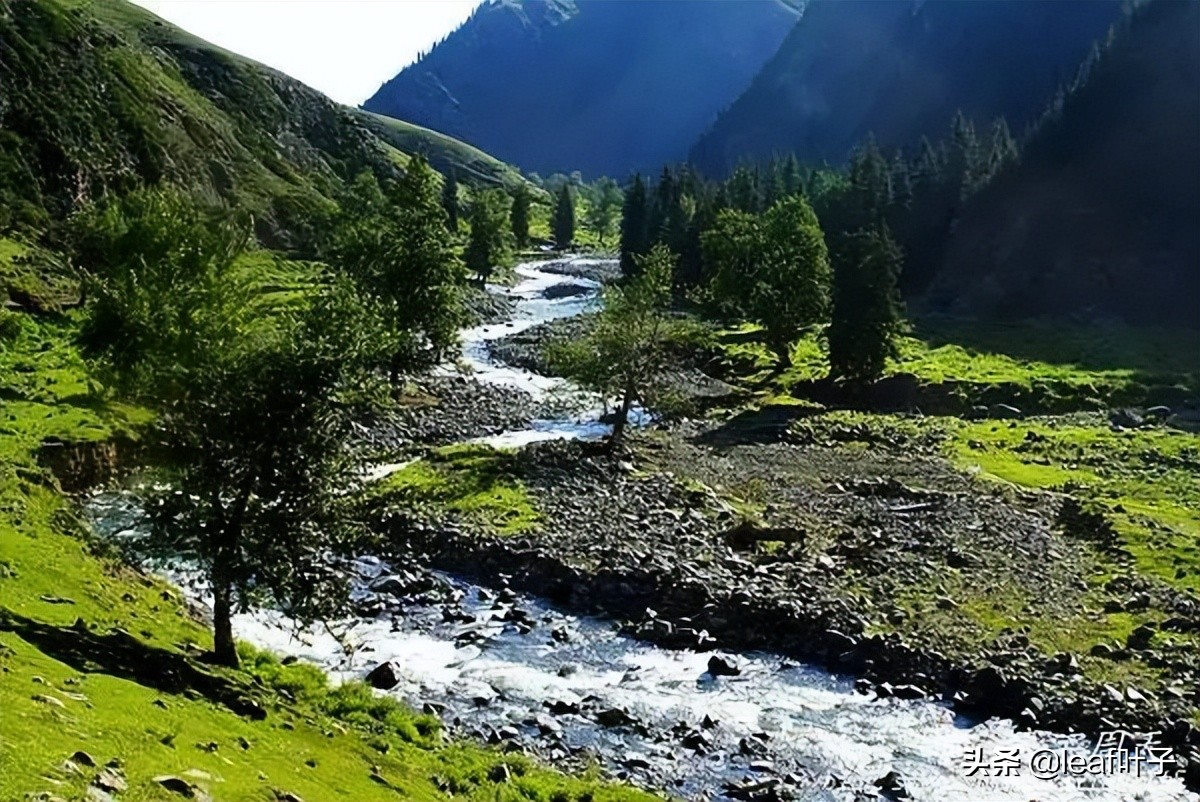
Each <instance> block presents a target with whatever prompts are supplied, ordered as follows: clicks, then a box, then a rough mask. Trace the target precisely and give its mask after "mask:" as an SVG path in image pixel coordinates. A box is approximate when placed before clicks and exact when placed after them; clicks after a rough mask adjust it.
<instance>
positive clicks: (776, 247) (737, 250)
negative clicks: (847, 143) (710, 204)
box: [701, 197, 829, 369]
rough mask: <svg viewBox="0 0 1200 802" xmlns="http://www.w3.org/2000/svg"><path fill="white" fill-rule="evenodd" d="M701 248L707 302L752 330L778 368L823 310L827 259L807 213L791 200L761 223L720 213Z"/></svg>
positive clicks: (807, 208)
mask: <svg viewBox="0 0 1200 802" xmlns="http://www.w3.org/2000/svg"><path fill="white" fill-rule="evenodd" d="M701 242H702V250H703V254H704V263H705V270H706V272H707V274H708V276H709V282H710V283H709V292H710V294H711V296H712V298H713V300H714V301H715V303H716V304H717V305H718V306H719V308H722V309H723V310H724V311H725V312H726V313H727V314H728V313H732V314H734V315H737V316H740V317H742V318H745V319H748V320H752V321H754V322H756V323H758V324H760V325H761V326H762V327H763V331H764V335H765V338H766V341H767V344H768V346H769V347H770V348H771V349H772V350H773V351H774V352H775V353H776V355H777V356H778V357H779V361H780V366H781V369H782V368H786V367H787V366H788V365H789V364H790V363H791V345H792V343H793V342H794V341H795V340H796V338H797V337H798V336H799V335H800V332H801V330H802V329H803V328H805V327H807V326H811V325H814V324H817V323H820V322H822V321H823V319H824V317H825V315H826V314H827V310H828V304H829V300H828V299H829V256H828V253H827V252H826V249H825V240H824V237H823V235H822V233H821V227H820V225H819V224H818V223H817V217H816V215H815V214H814V213H813V210H812V207H810V206H809V205H808V202H807V201H806V200H804V199H803V198H801V197H794V198H789V199H786V200H783V201H780V202H779V203H777V204H776V205H775V206H774V207H772V208H771V209H770V210H769V211H768V212H766V213H765V214H764V215H762V216H761V217H756V216H754V215H751V214H749V213H748V212H740V211H735V210H726V211H724V212H721V213H720V214H719V215H718V216H717V220H716V223H715V225H714V226H713V227H712V228H711V229H710V230H708V231H706V232H705V233H704V234H703V236H702V239H701Z"/></svg>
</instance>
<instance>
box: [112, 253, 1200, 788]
mask: <svg viewBox="0 0 1200 802" xmlns="http://www.w3.org/2000/svg"><path fill="white" fill-rule="evenodd" d="M580 266H581V265H580V264H578V263H577V264H576V265H575V267H580ZM517 275H518V277H519V279H520V281H519V283H518V284H517V285H516V286H515V287H513V288H511V289H503V288H494V290H493V291H495V292H503V293H506V294H509V295H511V296H512V297H513V298H515V299H516V307H515V312H514V315H513V318H512V320H510V321H505V322H501V323H494V324H490V325H485V326H480V327H476V328H472V329H468V330H465V331H464V332H463V352H462V358H461V361H462V362H465V363H466V364H468V365H470V366H471V368H472V371H473V374H474V375H475V376H476V377H477V378H479V379H481V380H483V381H487V382H495V383H499V384H505V385H510V386H516V387H520V388H523V389H525V390H527V391H528V392H530V393H532V394H534V395H535V396H536V397H538V398H540V399H548V398H551V397H553V396H555V395H561V394H563V393H564V392H567V393H569V392H570V388H569V387H568V386H567V385H566V384H565V383H564V382H563V381H562V380H560V379H554V378H549V377H545V376H538V375H536V374H533V373H530V372H529V371H525V370H521V369H517V368H513V367H509V366H506V365H503V364H499V363H497V362H496V361H494V360H493V359H492V357H491V356H490V354H489V351H488V342H489V341H490V340H494V339H497V338H499V337H503V336H506V335H508V334H512V333H514V332H516V331H519V330H521V329H524V328H528V327H530V326H534V325H537V324H538V323H541V322H545V321H547V320H552V319H555V318H561V317H568V316H571V315H577V314H580V313H581V312H583V311H585V310H586V309H588V308H591V307H593V306H594V305H595V304H596V298H597V294H598V289H599V285H598V284H596V282H594V281H590V280H586V279H581V278H579V277H577V276H566V275H560V274H559V273H557V272H551V271H550V270H547V269H545V267H539V266H538V265H537V264H528V265H522V266H520V267H518V268H517ZM563 282H571V283H573V284H577V285H582V286H585V287H586V288H587V292H584V293H582V294H579V295H573V296H568V297H565V298H557V299H549V298H547V297H545V293H546V290H547V289H548V288H550V287H553V286H555V285H556V284H559V283H563ZM580 408H581V409H583V410H584V411H583V412H582V413H579V414H575V415H571V416H563V417H550V416H548V417H546V418H545V419H543V420H538V421H535V422H534V423H533V425H532V426H531V427H529V428H528V429H523V430H521V431H513V432H505V433H503V434H501V435H498V436H495V437H490V438H484V441H486V442H490V443H492V444H494V445H498V446H513V447H517V446H520V445H523V444H526V443H530V442H534V441H537V440H543V439H548V438H573V437H585V438H595V437H600V436H603V435H604V434H605V433H606V432H607V431H608V427H606V426H604V425H603V424H601V423H599V422H598V420H597V417H598V416H599V409H598V407H597V404H596V403H595V399H588V400H587V403H583V404H582V405H581V406H580ZM91 512H92V514H93V518H94V519H95V521H96V523H97V527H98V528H99V529H100V530H101V531H102V532H106V533H108V534H109V535H111V536H114V537H122V536H130V535H133V534H136V527H135V524H134V520H135V517H136V516H135V512H136V511H135V510H134V509H133V506H132V502H131V501H130V500H129V499H128V498H127V497H123V496H119V495H112V494H109V495H102V496H98V497H96V498H95V499H94V500H93V502H92V504H91ZM352 571H353V574H354V587H355V591H354V596H355V601H356V611H357V612H356V614H355V615H354V616H352V617H350V618H347V619H346V620H344V621H341V622H337V623H336V624H334V625H333V626H332V627H329V628H326V627H320V628H317V627H314V628H308V629H297V628H296V627H295V626H294V625H293V622H291V621H289V620H287V619H285V618H284V617H282V616H281V615H279V614H278V613H275V612H272V611H269V610H263V611H258V612H254V613H252V614H249V615H242V616H238V617H237V618H236V619H235V631H236V634H237V636H238V637H239V638H242V639H244V640H247V641H250V642H252V643H254V644H256V645H258V646H260V647H265V648H268V649H271V650H273V651H276V652H278V653H280V654H289V655H294V656H296V657H298V658H300V659H303V660H307V661H310V662H312V663H314V664H316V665H319V666H321V667H322V668H324V669H326V670H327V671H328V672H330V674H332V675H333V676H334V677H336V678H341V679H359V678H362V677H363V676H364V675H365V674H366V673H367V672H368V671H370V670H371V669H373V668H375V667H376V666H377V665H379V664H380V663H382V662H385V661H392V663H393V667H394V669H395V672H396V675H397V679H398V680H399V682H398V684H397V685H396V686H395V687H394V688H392V689H391V690H390V691H388V693H391V694H393V695H395V696H397V697H399V698H401V699H403V700H404V701H406V702H408V703H409V704H412V705H413V706H415V707H417V708H421V707H423V706H427V705H428V706H431V709H435V710H438V711H440V712H441V714H442V717H443V719H444V720H445V721H446V722H447V724H448V725H449V726H450V728H451V730H452V731H454V732H456V733H459V734H464V735H474V736H479V737H485V738H489V739H490V740H493V741H504V740H515V741H519V742H520V743H522V744H523V745H525V746H526V747H527V748H529V749H530V750H531V751H534V752H536V753H538V754H541V755H542V756H544V757H547V758H548V759H551V760H554V761H555V762H558V761H559V760H568V759H570V760H576V761H578V760H580V759H582V758H584V757H590V758H593V759H595V760H596V761H598V762H599V763H600V765H602V766H603V767H604V768H605V769H607V770H608V771H609V772H610V773H611V774H612V775H613V776H614V777H619V778H628V779H630V780H631V781H633V782H636V783H638V784H641V785H646V786H648V787H651V788H655V789H658V790H660V791H663V792H666V793H667V794H669V795H671V796H676V797H682V798H686V799H710V798H728V796H727V795H728V794H730V793H733V794H735V795H736V794H742V795H743V797H744V795H745V794H747V793H750V790H751V789H754V788H758V789H760V792H762V793H772V792H775V793H779V794H780V795H781V796H782V797H783V798H788V797H789V796H790V797H791V798H796V799H804V800H830V801H833V800H837V801H839V802H841V801H843V800H847V801H848V800H855V799H861V798H864V797H863V796H862V795H861V794H862V793H874V792H875V791H877V790H879V789H880V787H881V786H888V785H895V783H889V782H888V780H887V778H888V777H889V775H893V777H898V778H899V784H901V785H902V786H903V788H904V789H905V790H906V792H907V793H908V794H909V795H910V797H908V798H911V799H916V800H928V801H929V802H952V801H953V800H961V802H993V801H994V802H1001V801H1002V800H1003V801H1005V802H1007V801H1008V800H1012V801H1013V802H1018V801H1019V802H1026V801H1027V800H1039V801H1040V802H1068V801H1073V800H1081V801H1082V800H1105V802H1107V801H1108V800H1113V802H1117V800H1145V801H1146V802H1151V801H1153V802H1158V801H1160V800H1162V801H1165V800H1196V799H1197V797H1196V796H1195V795H1192V794H1188V793H1187V792H1186V791H1185V790H1184V788H1183V785H1182V783H1181V782H1180V781H1179V780H1176V779H1167V778H1159V777H1149V776H1142V777H1139V776H1136V775H1135V774H1132V773H1126V774H1116V775H1110V776H1093V775H1083V776H1066V775H1064V774H1062V773H1061V772H1055V771H1053V770H1052V769H1053V763H1054V761H1055V760H1062V759H1063V758H1062V757H1055V756H1062V755H1065V754H1067V753H1077V754H1085V753H1087V752H1089V751H1090V750H1091V746H1090V745H1089V744H1088V743H1086V742H1085V741H1084V740H1083V739H1081V738H1078V737H1070V736H1061V735H1056V734H1051V733H1043V732H1017V731H1016V730H1015V728H1014V726H1013V725H1012V723H1011V722H1008V721H1003V720H992V721H988V722H972V721H967V720H964V719H962V718H961V717H957V716H955V714H954V713H953V712H952V711H950V710H949V709H948V708H947V707H945V706H944V705H941V704H937V703H933V702H929V701H904V700H899V699H876V698H875V697H873V696H870V695H865V694H861V693H857V692H855V690H854V687H853V683H852V682H851V680H850V679H849V678H844V677H837V676H833V675H830V674H828V673H826V672H823V671H819V670H816V669H813V668H811V667H806V666H802V665H796V664H794V663H789V662H788V661H785V660H783V659H781V658H780V657H778V656H772V655H770V654H728V653H723V654H722V658H723V659H727V660H728V661H729V663H731V664H733V665H735V666H736V667H737V669H738V671H739V673H738V674H737V675H736V676H712V675H711V674H710V673H709V671H708V669H709V660H710V658H711V657H712V656H713V655H712V654H711V653H696V652H689V651H671V650H666V649H662V648H658V647H655V646H651V645H648V644H645V643H642V642H639V641H635V640H633V639H630V638H628V637H625V636H623V635H621V634H619V633H618V631H617V629H616V627H615V626H614V624H613V623H612V622H610V621H606V620H603V619H599V618H591V617H584V616H576V615H573V614H570V613H568V612H565V611H562V610H558V609H555V608H554V607H553V606H551V605H549V604H547V603H545V602H544V601H542V600H539V599H537V598H532V597H528V596H524V595H521V594H517V593H513V592H511V591H509V590H507V589H506V588H504V587H502V583H501V582H498V583H497V585H498V587H487V588H485V587H480V586H477V585H473V584H470V583H467V582H463V581H460V580H458V579H456V578H454V577H447V576H442V575H428V574H427V575H426V578H425V580H424V581H425V584H426V585H427V584H428V579H429V577H430V576H433V583H434V587H433V588H432V590H429V591H428V592H419V593H413V592H411V591H412V588H410V587H406V585H408V584H411V582H409V580H408V579H406V580H404V581H400V580H399V579H396V580H393V579H389V577H390V575H391V573H392V569H391V568H390V567H389V566H388V565H386V564H384V563H383V562H382V561H380V560H378V559H375V558H372V557H363V558H360V559H359V560H357V561H355V562H354V564H353V569H352ZM168 575H169V576H171V577H172V578H173V579H175V580H176V581H178V582H179V583H180V584H181V585H182V586H183V587H184V589H185V590H186V591H187V592H188V593H189V595H191V596H192V597H193V598H196V599H197V600H198V601H201V602H204V601H206V599H205V594H204V589H203V587H202V586H201V585H200V584H199V583H195V582H193V581H191V580H190V579H189V578H188V576H187V575H186V573H173V574H172V573H170V572H168ZM410 578H411V577H410ZM422 587H425V585H422ZM427 590H428V589H427ZM332 633H336V634H337V636H336V637H335V635H334V634H332ZM1013 750H1015V752H1014V751H1013ZM1006 754H1007V755H1014V754H1015V755H1016V757H1017V759H1018V760H1020V761H1021V766H1020V768H1019V769H1017V770H1016V772H1015V773H1008V774H1007V776H986V774H985V772H983V771H978V772H976V773H975V775H974V776H968V771H967V770H965V769H964V760H965V759H967V758H970V757H972V756H974V757H976V758H978V757H980V756H981V757H982V758H983V759H984V762H985V764H987V763H988V762H989V761H990V762H991V764H992V765H993V766H994V767H996V770H995V771H992V772H991V773H992V774H993V775H995V774H1002V773H1004V772H1003V766H1004V765H1005V763H1006V759H1005V755H1006ZM1035 754H1038V755H1040V756H1041V757H1040V758H1039V759H1040V760H1041V761H1043V763H1044V764H1045V766H1046V767H1047V769H1048V770H1047V771H1046V772H1044V773H1046V774H1051V775H1054V776H1050V777H1046V778H1040V777H1037V776H1034V775H1033V773H1032V772H1031V770H1030V767H1029V760H1030V758H1031V757H1032V756H1034V755H1035ZM1047 755H1049V756H1050V757H1046V756H1047ZM731 789H741V790H740V791H739V790H732V791H731ZM762 798H770V797H762ZM865 798H871V797H865Z"/></svg>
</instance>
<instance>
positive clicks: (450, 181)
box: [442, 170, 458, 234]
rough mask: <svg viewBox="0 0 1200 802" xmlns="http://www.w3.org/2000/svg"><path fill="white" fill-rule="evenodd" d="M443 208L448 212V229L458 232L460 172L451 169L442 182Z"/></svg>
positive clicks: (451, 231)
mask: <svg viewBox="0 0 1200 802" xmlns="http://www.w3.org/2000/svg"><path fill="white" fill-rule="evenodd" d="M442 209H444V210H445V212H446V230H447V231H449V232H450V233H452V234H453V233H457V232H458V173H457V172H455V171H454V170H451V171H450V172H449V173H447V174H446V179H445V181H443V182H442Z"/></svg>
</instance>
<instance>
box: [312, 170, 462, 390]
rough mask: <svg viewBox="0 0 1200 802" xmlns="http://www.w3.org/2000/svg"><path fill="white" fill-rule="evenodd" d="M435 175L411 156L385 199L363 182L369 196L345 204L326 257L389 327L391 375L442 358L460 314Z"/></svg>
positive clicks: (455, 268)
mask: <svg viewBox="0 0 1200 802" xmlns="http://www.w3.org/2000/svg"><path fill="white" fill-rule="evenodd" d="M436 176H437V174H436V173H435V172H434V170H433V168H431V167H430V166H429V163H428V162H426V161H425V159H424V158H423V157H421V156H414V157H413V159H412V160H411V161H410V162H409V164H408V169H407V170H406V171H405V174H404V177H403V178H402V179H401V180H400V181H399V183H398V184H397V185H396V186H395V187H394V188H393V190H392V192H391V198H389V199H387V200H385V202H384V203H383V205H382V206H380V205H379V200H378V198H377V197H374V195H373V193H372V192H371V191H370V190H369V189H367V190H365V191H366V192H367V194H368V195H370V196H371V198H370V201H369V202H363V201H359V202H358V206H360V207H361V208H357V207H356V205H353V204H352V205H350V206H349V207H348V208H347V211H346V213H345V214H344V216H343V219H342V221H341V225H340V227H339V232H338V234H337V235H336V236H335V245H334V247H333V249H332V253H331V258H330V262H331V263H333V264H336V265H339V266H342V267H344V268H345V269H346V271H347V272H348V273H349V274H350V275H351V276H352V277H353V278H354V279H355V281H356V282H357V284H358V286H359V287H360V288H361V289H362V291H363V292H364V293H365V294H366V295H367V296H368V297H369V298H370V299H371V301H372V306H373V308H374V309H376V310H377V311H378V313H379V314H380V315H382V317H383V319H384V322H385V324H386V325H387V327H388V330H389V331H390V332H391V336H392V340H393V351H392V354H391V357H390V360H389V365H388V370H389V373H390V375H391V377H392V380H393V381H395V380H397V379H398V378H399V374H400V372H401V371H403V370H405V369H408V368H412V367H418V366H421V365H426V364H430V363H432V362H436V361H438V360H439V359H441V358H442V356H444V355H445V353H446V352H447V351H448V350H449V348H450V347H451V346H453V345H454V342H455V339H456V337H457V332H458V327H459V325H460V324H461V322H462V319H463V318H462V305H461V288H462V285H463V283H464V281H465V275H464V273H463V268H462V263H461V262H460V261H459V259H458V257H457V256H456V255H455V253H454V250H453V247H452V246H451V244H450V242H449V240H448V238H447V236H446V213H445V210H444V209H443V208H442V206H441V203H440V199H439V192H438V187H437V177H436ZM364 183H366V184H370V181H365V182H364ZM389 200H390V203H389V202H387V201H389Z"/></svg>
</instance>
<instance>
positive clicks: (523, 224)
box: [509, 183, 533, 250]
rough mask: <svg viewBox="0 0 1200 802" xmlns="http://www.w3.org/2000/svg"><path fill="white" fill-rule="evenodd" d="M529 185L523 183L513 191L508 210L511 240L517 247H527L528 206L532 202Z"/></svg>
mask: <svg viewBox="0 0 1200 802" xmlns="http://www.w3.org/2000/svg"><path fill="white" fill-rule="evenodd" d="M532 200H533V198H532V195H531V194H530V192H529V187H527V186H526V185H525V184H524V183H522V184H521V185H520V186H518V187H517V191H516V192H514V193H513V199H512V208H511V209H510V211H509V227H510V228H511V229H512V235H513V241H514V242H515V243H516V246H517V248H518V249H521V250H523V249H525V248H528V247H529V206H530V204H531V203H532Z"/></svg>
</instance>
